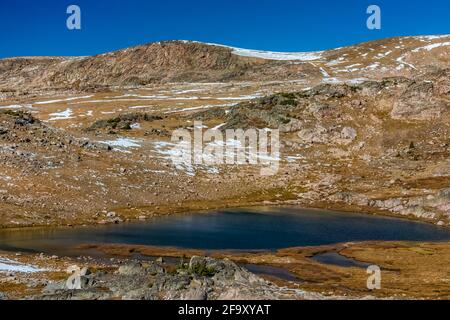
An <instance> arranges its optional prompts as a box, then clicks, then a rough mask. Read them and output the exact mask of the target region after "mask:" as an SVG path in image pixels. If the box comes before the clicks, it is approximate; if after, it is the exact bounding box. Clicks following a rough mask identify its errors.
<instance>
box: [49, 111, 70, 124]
mask: <svg viewBox="0 0 450 320" xmlns="http://www.w3.org/2000/svg"><path fill="white" fill-rule="evenodd" d="M72 115H73V111H72V109H70V108H67V109H66V110H64V111H61V112H55V113H50V114H49V116H50V117H51V118H50V119H48V121H56V120H65V119H71V118H73V117H72Z"/></svg>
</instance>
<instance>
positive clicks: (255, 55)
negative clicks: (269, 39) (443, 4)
mask: <svg viewBox="0 0 450 320" xmlns="http://www.w3.org/2000/svg"><path fill="white" fill-rule="evenodd" d="M449 44H450V36H429V37H397V38H391V39H385V40H379V41H373V42H368V43H362V44H359V45H354V46H350V47H345V48H339V49H334V50H329V51H323V52H313V53H297V54H295V53H294V54H285V53H273V52H261V51H255V50H245V49H238V48H232V47H227V46H221V45H214V44H205V43H199V42H190V41H167V42H158V43H150V44H146V45H142V46H137V47H132V48H128V49H124V50H119V51H115V52H111V53H106V54H101V55H97V56H92V57H72V58H63V57H54V58H52V57H25V58H8V59H2V60H0V90H1V91H2V92H3V95H4V96H8V95H12V94H14V92H17V91H18V92H21V93H23V92H28V91H43V90H47V91H54V90H58V89H64V90H76V91H77V90H100V89H101V88H103V87H111V86H142V85H147V84H151V83H161V82H162V83H165V82H183V81H185V82H217V81H232V80H239V81H242V80H250V81H273V80H304V81H308V82H310V83H311V84H317V83H319V82H320V81H326V82H336V81H337V80H339V79H346V80H353V81H358V80H359V79H360V78H377V79H380V78H381V77H383V76H394V75H410V74H412V73H415V72H417V71H418V70H421V69H423V68H425V67H428V66H434V67H445V66H448V65H449V63H450V56H449V50H448V46H449Z"/></svg>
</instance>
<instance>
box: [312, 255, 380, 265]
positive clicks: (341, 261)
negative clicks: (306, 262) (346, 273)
mask: <svg viewBox="0 0 450 320" xmlns="http://www.w3.org/2000/svg"><path fill="white" fill-rule="evenodd" d="M312 259H313V260H314V261H317V262H320V263H325V264H332V265H335V266H339V267H345V268H349V267H357V268H364V269H365V268H367V267H368V266H370V265H371V263H366V262H362V261H358V260H355V259H352V258H348V257H346V256H343V255H341V254H339V253H337V252H325V253H319V254H316V255H315V256H313V257H312Z"/></svg>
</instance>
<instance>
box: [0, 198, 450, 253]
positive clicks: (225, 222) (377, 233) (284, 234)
mask: <svg viewBox="0 0 450 320" xmlns="http://www.w3.org/2000/svg"><path fill="white" fill-rule="evenodd" d="M364 240H411V241H439V240H450V230H448V229H445V228H440V227H437V226H434V225H430V224H425V223H418V222H413V221H407V220H400V219H394V218H388V217H379V216H371V215H365V214H355V213H338V212H330V211H323V210H309V209H299V208H293V207H289V208H268V207H263V208H252V209H234V210H224V211H217V212H212V213H208V214H192V215H182V216H170V217H164V218H158V219H155V220H153V221H150V222H139V223H126V224H121V225H111V226H96V227H76V228H53V229H50V228H42V229H33V230H25V229H23V230H18V231H12V230H2V231H0V249H4V250H11V251H30V250H31V251H37V252H45V253H49V254H58V255H76V254H80V252H79V251H77V250H76V249H74V247H76V246H77V245H80V244H87V243H107V244H113V243H121V244H141V245H153V246H172V247H180V248H197V249H205V250H217V249H219V250H220V249H231V250H274V249H279V248H286V247H295V246H315V245H324V244H332V243H338V242H348V241H364Z"/></svg>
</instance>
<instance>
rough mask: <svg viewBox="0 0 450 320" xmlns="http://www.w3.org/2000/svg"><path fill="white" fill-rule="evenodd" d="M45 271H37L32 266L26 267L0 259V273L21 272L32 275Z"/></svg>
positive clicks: (25, 265)
mask: <svg viewBox="0 0 450 320" xmlns="http://www.w3.org/2000/svg"><path fill="white" fill-rule="evenodd" d="M43 271H46V270H45V269H39V268H37V267H35V266H32V265H27V264H23V263H20V262H18V261H15V260H10V259H7V258H1V257H0V272H23V273H34V272H43Z"/></svg>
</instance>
